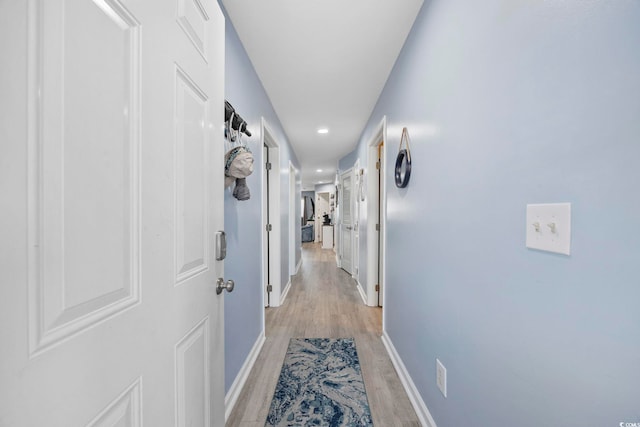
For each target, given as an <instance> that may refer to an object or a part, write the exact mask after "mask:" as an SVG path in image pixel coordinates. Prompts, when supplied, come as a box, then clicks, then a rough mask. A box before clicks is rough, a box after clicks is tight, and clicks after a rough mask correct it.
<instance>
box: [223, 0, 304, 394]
mask: <svg viewBox="0 0 640 427" xmlns="http://www.w3.org/2000/svg"><path fill="white" fill-rule="evenodd" d="M221 7H222V5H221ZM223 9H224V8H223ZM225 45H226V54H225V74H226V75H225V92H226V93H225V97H226V99H227V100H228V101H229V102H231V104H232V105H233V106H234V108H235V109H236V110H237V111H238V113H239V114H240V115H241V116H242V117H243V118H244V119H245V120H246V121H247V123H248V124H249V126H248V128H249V130H250V131H251V133H252V137H251V138H246V142H247V144H248V146H249V148H250V149H251V150H252V152H253V154H254V159H255V160H254V165H255V167H254V173H253V174H252V175H250V176H249V177H248V178H247V185H248V186H249V189H250V191H251V198H250V199H249V200H247V201H238V200H236V199H235V198H234V197H233V194H232V193H233V186H232V187H231V188H229V189H227V190H226V191H225V199H224V212H225V215H224V218H225V231H226V233H227V243H228V251H227V259H226V261H225V278H228V279H234V280H235V282H236V288H235V290H234V291H233V293H230V294H226V295H225V316H224V320H225V390H227V391H228V390H229V387H230V386H231V384H232V383H233V381H234V380H235V378H236V376H237V374H238V372H239V371H240V369H241V367H242V365H243V364H244V362H245V360H246V358H247V356H248V355H249V352H250V350H251V348H252V347H253V345H254V344H255V342H256V340H257V338H258V336H259V335H260V333H261V331H262V312H263V310H264V307H263V302H262V292H263V291H262V284H261V273H262V264H261V262H262V241H261V236H262V226H261V221H262V219H261V215H262V189H261V176H260V175H261V173H260V165H261V164H262V163H263V161H262V146H261V135H260V123H261V118H262V117H264V118H265V119H266V121H267V123H268V125H269V127H270V129H271V131H272V132H273V133H274V136H275V138H276V139H277V141H278V143H279V144H280V162H281V163H280V164H281V168H280V169H281V170H280V174H281V176H280V182H281V184H282V188H281V191H280V195H279V197H280V198H281V211H282V216H281V219H280V220H281V222H282V227H281V230H283V233H282V253H281V261H282V267H281V268H282V273H281V274H282V275H281V277H282V281H283V283H282V286H283V287H284V285H285V284H286V283H287V281H288V278H289V269H288V264H289V252H288V251H289V243H288V242H289V238H288V236H289V231H288V226H287V225H286V224H288V220H289V214H288V208H287V206H288V204H289V161H291V162H292V163H293V165H294V167H296V168H299V163H298V160H297V158H296V157H295V154H294V153H293V152H292V150H291V148H290V146H289V143H288V139H287V137H286V134H285V133H284V131H283V129H282V126H281V124H280V121H279V119H278V116H277V115H276V113H275V112H274V110H273V107H272V105H271V102H270V100H269V98H268V97H267V95H266V93H265V91H264V88H263V86H262V84H261V83H260V80H259V79H258V76H257V75H256V73H255V70H254V68H253V65H252V64H251V62H250V61H249V58H248V56H247V54H246V52H245V50H244V47H243V46H242V43H241V42H240V40H239V38H238V35H237V33H236V31H235V29H234V28H233V25H232V23H231V21H230V20H229V19H228V18H227V22H226V43H225ZM298 181H299V179H298ZM297 194H298V196H297V197H296V200H299V198H300V196H299V194H300V186H299V183H298V185H297ZM296 206H297V207H296V213H297V215H296V218H297V223H298V227H297V230H298V232H297V235H296V242H297V247H296V262H298V261H299V260H300V256H301V252H300V237H301V236H300V226H299V224H300V214H301V212H300V206H299V203H298V204H296Z"/></svg>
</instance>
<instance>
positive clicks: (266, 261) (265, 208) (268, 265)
mask: <svg viewBox="0 0 640 427" xmlns="http://www.w3.org/2000/svg"><path fill="white" fill-rule="evenodd" d="M261 134H262V146H263V162H262V165H261V169H262V177H263V179H262V198H263V199H262V254H263V255H262V277H263V279H262V284H263V291H264V301H263V305H264V306H265V307H277V306H279V305H280V302H281V297H280V296H281V291H282V289H281V284H282V282H281V280H280V277H281V272H280V246H281V243H280V240H281V234H282V233H281V227H280V197H279V194H280V150H279V146H278V143H277V141H276V139H275V138H274V136H273V133H271V131H270V130H269V127H268V125H267V124H266V121H265V120H264V118H263V119H262V123H261Z"/></svg>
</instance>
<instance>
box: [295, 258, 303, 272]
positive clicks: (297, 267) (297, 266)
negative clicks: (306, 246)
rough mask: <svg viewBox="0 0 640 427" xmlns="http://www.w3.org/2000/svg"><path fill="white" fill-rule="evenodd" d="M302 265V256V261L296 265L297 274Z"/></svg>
mask: <svg viewBox="0 0 640 427" xmlns="http://www.w3.org/2000/svg"><path fill="white" fill-rule="evenodd" d="M301 266H302V257H300V261H298V265H296V274H298V272H299V271H300V267H301Z"/></svg>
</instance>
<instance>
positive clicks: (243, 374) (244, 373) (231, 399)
mask: <svg viewBox="0 0 640 427" xmlns="http://www.w3.org/2000/svg"><path fill="white" fill-rule="evenodd" d="M265 340H266V337H265V336H264V331H262V332H260V336H259V337H258V339H257V340H256V343H255V344H254V345H253V348H252V349H251V351H250V352H249V355H248V356H247V359H246V360H245V361H244V365H242V368H240V372H238V375H236V379H235V380H234V381H233V384H231V387H229V391H228V392H227V395H226V396H225V397H224V408H225V409H224V419H225V421H226V420H228V419H229V415H231V411H233V407H234V406H236V402H237V401H238V396H240V392H241V391H242V388H243V387H244V383H246V382H247V378H248V377H249V372H251V369H252V368H253V365H254V363H256V359H257V358H258V354H260V350H262V346H263V345H264V342H265Z"/></svg>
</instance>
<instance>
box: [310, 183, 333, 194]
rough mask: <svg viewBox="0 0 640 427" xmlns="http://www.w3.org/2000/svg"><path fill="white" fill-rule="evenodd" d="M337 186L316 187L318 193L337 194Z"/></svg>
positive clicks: (321, 185)
mask: <svg viewBox="0 0 640 427" xmlns="http://www.w3.org/2000/svg"><path fill="white" fill-rule="evenodd" d="M335 191H336V186H335V184H333V183H331V184H317V185H316V186H315V192H316V193H335Z"/></svg>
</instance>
